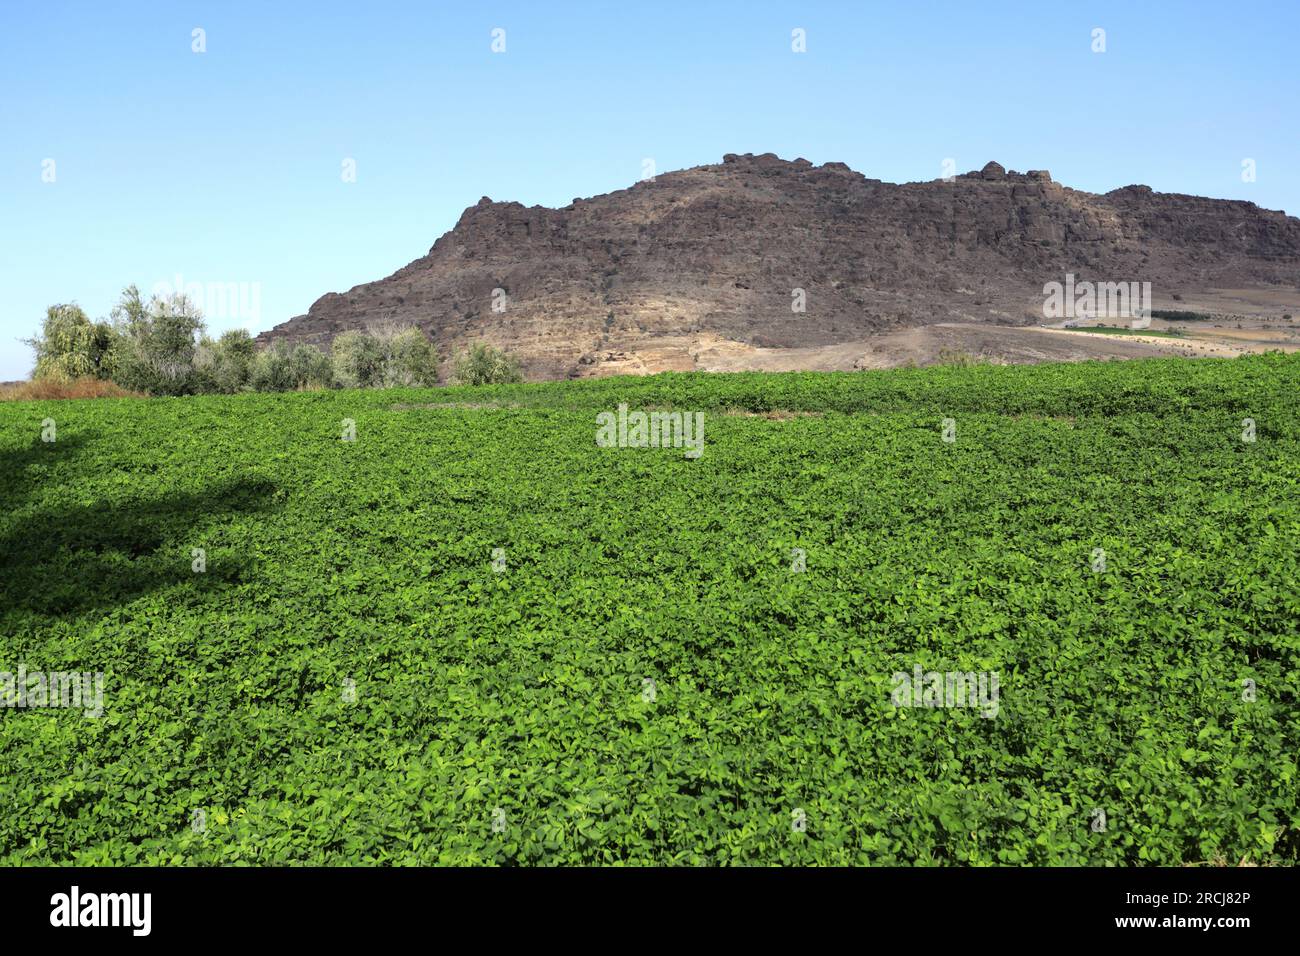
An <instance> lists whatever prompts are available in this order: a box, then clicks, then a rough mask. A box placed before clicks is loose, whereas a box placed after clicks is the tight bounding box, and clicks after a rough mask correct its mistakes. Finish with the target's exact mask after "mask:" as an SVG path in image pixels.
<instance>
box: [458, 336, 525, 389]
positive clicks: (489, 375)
mask: <svg viewBox="0 0 1300 956" xmlns="http://www.w3.org/2000/svg"><path fill="white" fill-rule="evenodd" d="M523 380H524V377H523V375H521V374H520V372H519V362H518V360H517V359H516V358H515V357H514V356H512V355H509V354H508V353H506V352H503V351H501V350H500V349H495V348H493V347H492V346H490V345H484V344H483V343H481V342H480V343H477V344H475V345H472V346H470V349H469V351H468V352H465V353H463V354H461V355H460V356H459V357H458V358H457V359H456V381H457V383H458V384H460V385H505V384H510V383H513V382H522V381H523Z"/></svg>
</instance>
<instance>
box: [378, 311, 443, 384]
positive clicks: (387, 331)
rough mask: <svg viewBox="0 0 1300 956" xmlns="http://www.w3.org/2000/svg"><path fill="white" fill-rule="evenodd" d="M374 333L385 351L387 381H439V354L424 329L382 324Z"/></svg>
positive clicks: (387, 382) (404, 382) (389, 382)
mask: <svg viewBox="0 0 1300 956" xmlns="http://www.w3.org/2000/svg"><path fill="white" fill-rule="evenodd" d="M373 334H374V335H375V338H376V339H377V340H378V341H379V344H380V347H381V348H382V349H383V352H384V374H383V384H384V385H386V386H389V387H396V386H403V385H407V386H409V385H424V386H431V385H437V384H438V356H437V353H436V352H435V351H434V348H433V343H432V342H430V341H429V339H428V337H427V336H426V335H425V334H424V333H423V332H421V331H420V330H419V329H417V328H416V327H415V326H413V325H412V326H406V327H397V326H388V327H381V328H379V329H377V330H375V332H374V333H373Z"/></svg>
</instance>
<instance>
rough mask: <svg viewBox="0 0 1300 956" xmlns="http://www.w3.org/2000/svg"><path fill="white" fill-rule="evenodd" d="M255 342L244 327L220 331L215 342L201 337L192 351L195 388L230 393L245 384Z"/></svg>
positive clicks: (253, 357)
mask: <svg viewBox="0 0 1300 956" xmlns="http://www.w3.org/2000/svg"><path fill="white" fill-rule="evenodd" d="M256 357H257V343H256V342H254V341H253V337H252V335H250V334H249V333H248V331H247V330H245V329H231V330H229V331H227V332H223V333H221V337H220V338H219V339H217V340H216V341H215V342H214V341H212V340H211V339H209V338H207V337H204V338H203V340H202V341H200V342H199V347H198V349H197V350H196V351H195V353H194V367H195V371H196V373H197V375H198V378H199V386H198V390H199V391H204V392H224V393H226V394H232V393H234V392H238V391H241V390H243V389H245V388H247V387H248V383H249V377H250V375H251V373H252V366H253V361H254V359H256Z"/></svg>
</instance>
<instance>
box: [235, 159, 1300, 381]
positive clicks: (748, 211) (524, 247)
mask: <svg viewBox="0 0 1300 956" xmlns="http://www.w3.org/2000/svg"><path fill="white" fill-rule="evenodd" d="M1298 266H1300V220H1298V219H1296V218H1293V217H1289V216H1287V215H1285V214H1284V213H1281V212H1271V211H1268V210H1264V209H1260V208H1259V207H1257V206H1256V205H1254V204H1253V203H1248V202H1239V201H1228V200H1216V199H1203V198H1200V197H1196V196H1185V195H1177V194H1167V193H1156V192H1153V191H1152V190H1151V189H1150V188H1149V187H1146V186H1126V187H1124V188H1122V189H1117V190H1114V191H1113V192H1109V193H1106V194H1104V195H1097V194H1093V193H1086V192H1080V191H1077V190H1073V189H1070V188H1068V187H1065V186H1062V185H1060V184H1058V183H1056V182H1055V181H1053V179H1052V177H1051V176H1050V175H1049V174H1048V173H1047V172H1046V171H1043V170H1031V171H1029V172H1025V173H1018V172H1015V171H1007V170H1004V169H1003V168H1002V167H1001V166H1000V165H998V164H997V163H992V162H991V163H989V164H988V165H986V166H985V167H984V168H983V169H982V170H979V171H978V172H971V173H966V174H964V175H959V176H956V177H953V178H952V179H950V180H935V181H932V182H918V183H905V184H901V185H897V184H893V183H885V182H882V181H880V180H877V179H868V178H867V177H865V176H863V175H862V174H861V173H858V172H855V171H853V170H851V169H849V168H848V167H847V166H845V165H844V164H842V163H826V164H824V165H821V166H814V165H813V164H812V163H810V162H808V161H807V160H804V159H796V160H793V161H785V160H782V159H779V158H777V157H776V156H774V155H772V154H770V153H767V154H763V155H759V156H755V155H750V154H746V155H743V156H741V155H735V154H728V155H726V156H724V157H723V161H722V163H720V164H717V165H709V166H698V167H695V168H693V169H685V170H681V171H678V172H671V173H664V174H661V175H659V176H658V177H656V178H655V179H653V180H648V181H644V182H640V183H637V184H636V185H635V186H632V187H631V188H629V189H623V190H619V191H617V192H613V193H609V194H607V195H603V196H596V197H594V198H591V199H575V200H574V201H573V202H572V203H571V204H570V205H568V206H565V207H564V208H562V209H549V208H545V207H541V206H531V207H525V206H523V205H520V204H519V203H516V202H493V201H492V200H490V199H487V198H486V197H485V198H483V199H481V200H480V201H479V202H478V203H477V204H476V205H474V206H471V207H470V208H468V209H466V210H465V212H464V214H463V215H462V216H461V218H460V221H459V222H457V224H456V226H455V228H453V229H452V230H451V231H450V232H448V233H446V234H445V235H443V236H442V237H441V238H439V239H438V240H437V241H436V242H435V243H434V244H433V248H431V249H430V250H429V252H428V254H427V255H425V256H423V257H421V258H419V259H416V260H415V261H414V262H412V263H410V264H409V265H407V266H404V267H403V268H401V269H399V270H398V271H397V272H394V273H393V274H392V275H390V276H388V277H387V278H385V279H380V280H378V281H375V282H369V283H366V284H364V285H359V286H357V287H355V288H353V289H350V290H349V291H347V292H344V293H329V294H327V295H325V296H322V297H321V298H320V299H318V300H317V301H316V302H315V303H314V304H313V305H312V306H311V308H310V309H309V310H308V312H307V314H306V315H301V316H297V317H296V318H293V319H291V320H289V321H288V322H286V323H284V324H282V325H279V326H277V327H275V328H274V329H272V330H271V331H269V332H266V333H263V335H262V336H261V337H260V339H261V341H262V342H263V343H266V342H270V341H273V340H276V339H287V340H289V341H291V342H300V341H301V342H309V343H312V344H316V345H320V346H326V345H328V343H329V342H330V340H331V339H332V338H333V337H334V336H335V335H336V334H338V333H339V332H341V331H343V330H345V329H350V328H358V327H364V326H367V325H371V324H375V323H380V322H390V321H391V322H399V323H409V324H415V325H418V326H420V327H421V328H422V329H424V330H425V331H426V332H427V334H428V335H429V336H431V338H432V339H433V340H434V342H435V343H436V344H437V345H438V347H439V350H440V354H441V355H442V356H443V357H444V359H449V358H450V356H451V355H452V354H453V353H454V352H456V351H458V350H459V349H462V348H464V347H465V346H466V345H467V344H469V343H470V342H474V341H484V342H489V343H492V344H494V345H497V346H499V347H502V348H506V349H508V350H510V351H512V352H514V353H516V354H517V355H518V356H519V358H520V359H521V361H522V363H523V367H524V370H525V373H526V375H527V376H528V377H529V378H560V377H565V376H570V377H572V376H583V375H593V374H605V373H609V372H614V371H619V372H622V371H654V370H658V369H659V368H693V367H709V364H708V362H707V361H705V360H703V359H702V357H701V356H702V355H706V354H714V353H719V352H720V351H722V352H726V351H727V350H731V352H732V353H734V354H735V355H739V356H741V357H740V359H738V360H737V361H738V362H739V367H745V359H744V355H746V354H758V353H764V354H770V352H769V350H801V349H803V350H807V349H818V348H824V347H828V346H836V345H840V344H843V343H853V342H861V341H865V340H870V339H871V338H872V337H873V336H880V335H882V334H888V333H891V332H897V331H898V330H900V329H906V328H909V327H916V326H926V325H931V324H935V323H951V322H963V323H972V322H973V323H988V324H992V325H1000V326H1020V325H1027V324H1037V323H1040V322H1042V321H1043V313H1042V308H1043V300H1044V295H1043V285H1044V284H1045V283H1047V282H1052V281H1063V280H1064V277H1065V274H1066V273H1073V274H1074V275H1075V276H1076V278H1077V279H1078V280H1080V281H1082V280H1091V281H1095V282H1121V281H1122V282H1130V281H1145V282H1150V283H1151V284H1152V291H1153V294H1154V298H1155V300H1156V302H1155V304H1156V307H1157V308H1167V307H1170V306H1171V305H1172V307H1174V308H1177V307H1178V306H1177V305H1176V304H1174V303H1175V298H1174V297H1176V296H1177V297H1178V298H1181V295H1180V293H1184V292H1188V293H1190V292H1198V291H1200V292H1204V291H1206V290H1214V289H1243V288H1252V287H1261V288H1284V289H1286V290H1288V291H1290V292H1295V291H1300V290H1297V275H1298V272H1297V267H1298ZM800 304H802V305H803V311H799V310H798V307H799V305H800ZM753 367H763V363H761V362H755V363H753Z"/></svg>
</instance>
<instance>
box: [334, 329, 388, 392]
mask: <svg viewBox="0 0 1300 956" xmlns="http://www.w3.org/2000/svg"><path fill="white" fill-rule="evenodd" d="M330 351H331V354H332V356H333V361H334V378H335V380H336V381H337V382H338V383H339V384H340V385H341V386H343V387H344V388H369V387H371V386H375V385H382V384H383V381H384V347H383V345H381V344H380V342H379V340H378V339H376V338H375V337H374V336H373V335H371V334H370V333H368V332H361V331H358V330H356V329H350V330H348V331H347V332H343V333H341V334H339V335H336V336H335V337H334V342H333V343H332V344H331V346H330Z"/></svg>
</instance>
